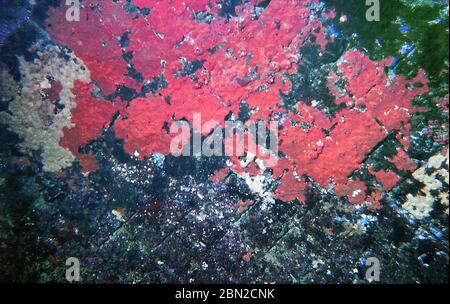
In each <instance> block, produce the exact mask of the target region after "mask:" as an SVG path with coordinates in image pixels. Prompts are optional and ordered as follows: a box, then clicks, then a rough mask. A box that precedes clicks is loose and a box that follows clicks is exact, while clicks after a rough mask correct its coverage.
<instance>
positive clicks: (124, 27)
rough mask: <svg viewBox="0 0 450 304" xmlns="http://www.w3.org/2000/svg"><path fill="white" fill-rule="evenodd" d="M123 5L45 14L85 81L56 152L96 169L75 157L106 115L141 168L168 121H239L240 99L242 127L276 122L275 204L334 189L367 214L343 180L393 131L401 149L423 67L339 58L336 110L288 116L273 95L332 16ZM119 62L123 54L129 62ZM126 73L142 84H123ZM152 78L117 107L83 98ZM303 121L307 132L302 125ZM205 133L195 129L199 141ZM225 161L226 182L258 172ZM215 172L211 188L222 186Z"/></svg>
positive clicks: (161, 146) (302, 0) (294, 10)
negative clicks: (158, 82) (69, 17)
mask: <svg viewBox="0 0 450 304" xmlns="http://www.w3.org/2000/svg"><path fill="white" fill-rule="evenodd" d="M125 2H126V1H124V0H119V1H101V2H99V1H90V0H87V1H83V2H82V6H83V9H82V10H81V21H80V22H66V21H65V18H64V13H65V10H64V6H60V7H59V8H53V9H51V10H50V12H49V18H48V19H47V21H46V23H47V24H48V27H47V29H48V31H49V32H50V33H51V35H52V36H53V38H54V39H55V40H56V41H57V42H58V43H60V44H61V45H63V46H66V47H68V48H70V49H73V50H74V52H75V54H76V56H77V57H78V58H80V59H81V60H82V61H83V63H84V64H85V65H86V67H87V68H88V69H89V71H90V73H91V78H92V80H93V83H90V84H86V83H80V82H78V83H76V85H75V88H74V89H73V93H74V94H75V95H76V102H77V106H76V108H75V109H74V110H73V111H72V123H73V124H74V127H73V128H71V129H65V130H64V137H63V138H62V139H61V146H63V147H65V148H67V149H69V150H70V151H71V152H72V153H73V154H74V155H76V156H78V157H79V158H80V160H81V161H82V163H84V165H85V166H86V168H88V169H87V170H86V171H89V170H91V169H95V165H93V158H92V156H91V155H89V154H82V153H80V152H79V150H80V149H79V148H80V147H84V146H86V145H87V144H89V142H91V141H93V140H95V139H96V138H97V137H98V136H99V135H100V134H101V131H102V129H103V128H104V127H107V126H109V125H111V124H112V119H113V117H115V115H116V114H119V116H118V119H117V121H115V123H114V131H115V133H116V136H117V137H118V138H121V139H123V140H124V148H125V151H126V152H127V153H128V154H136V152H137V153H138V155H139V158H140V159H144V158H146V157H149V156H150V155H151V154H152V153H153V152H158V153H161V154H164V155H167V154H169V153H170V151H169V149H170V141H171V135H170V134H169V133H168V132H167V130H166V128H165V126H167V124H170V123H171V122H173V121H177V120H186V121H188V122H189V123H190V124H192V123H193V114H194V113H200V114H201V115H202V120H204V121H207V120H214V121H217V122H218V124H220V125H221V126H223V123H224V121H225V119H226V117H228V116H229V115H230V114H231V113H234V114H235V115H238V113H239V106H240V104H241V102H242V101H245V102H246V103H247V104H248V106H249V108H250V109H255V111H252V114H251V116H250V120H252V121H256V120H258V119H262V120H263V121H265V122H269V121H270V120H272V119H273V118H274V117H275V116H276V115H278V117H280V116H281V117H284V119H283V120H280V124H281V125H280V127H282V128H280V134H279V140H280V141H279V142H280V144H279V150H280V151H281V152H282V153H281V154H280V159H279V160H278V163H277V166H275V167H273V168H271V169H272V177H273V178H274V179H275V180H280V184H279V186H278V188H277V189H276V190H275V194H274V196H275V197H276V198H278V199H280V200H283V201H292V200H295V199H298V200H299V201H301V202H304V201H305V190H306V189H307V188H308V187H309V186H310V182H311V181H314V182H315V183H317V184H318V185H320V186H322V187H329V186H334V189H335V191H336V194H337V195H338V196H342V197H347V198H348V200H349V201H350V202H351V203H352V204H360V203H362V202H364V201H366V202H368V204H369V206H372V207H373V208H374V209H376V208H377V207H378V205H377V202H376V200H377V199H378V198H379V197H380V196H381V191H382V190H381V189H378V190H377V191H375V192H371V193H368V191H367V189H366V185H365V183H364V182H363V181H361V180H359V179H358V178H352V177H351V176H352V173H353V172H354V171H355V170H358V169H359V168H360V167H361V163H362V162H363V161H364V159H365V158H366V156H367V155H368V154H369V153H370V152H371V151H372V149H373V148H374V147H376V145H377V144H378V143H380V142H381V141H383V140H384V139H385V138H386V137H387V136H388V134H389V133H391V132H397V134H398V136H400V137H401V139H402V140H401V142H402V143H403V142H404V143H405V148H407V135H408V130H409V126H408V122H409V119H410V118H411V116H412V115H413V114H414V113H415V112H416V111H420V109H418V108H415V107H413V106H412V105H411V103H410V101H411V99H412V98H414V97H415V96H418V95H420V94H423V93H425V92H427V90H428V87H427V79H426V77H425V74H424V72H423V71H422V70H420V71H419V73H418V75H417V76H416V78H414V79H412V80H407V79H405V78H403V77H401V76H391V75H388V74H386V72H385V69H384V68H385V67H386V66H389V65H390V63H391V62H392V59H390V58H389V59H386V60H384V61H379V62H378V61H372V60H370V59H369V58H368V57H366V56H365V55H364V54H362V53H361V52H359V51H356V50H349V51H347V52H346V53H345V54H344V55H343V56H342V58H341V59H340V60H339V61H338V63H337V66H336V67H337V69H336V70H335V72H331V73H330V75H329V77H328V83H327V87H328V88H329V90H330V92H331V94H333V95H334V97H335V102H336V104H345V107H344V108H343V109H341V110H340V111H339V112H337V113H335V115H334V116H333V117H330V116H327V115H326V114H324V113H323V112H321V111H320V110H318V109H316V108H314V107H313V106H310V105H307V104H306V103H304V102H303V101H302V100H298V104H297V105H296V111H295V113H294V112H292V111H288V110H286V107H283V101H282V100H281V98H280V92H288V91H289V90H290V89H291V83H290V82H289V80H288V78H287V77H286V75H288V74H293V73H295V72H296V68H297V66H298V65H299V64H302V58H301V56H300V49H301V47H302V46H303V45H304V44H305V43H307V41H308V39H310V37H311V36H314V37H315V39H314V41H315V43H316V44H317V45H318V47H319V49H320V50H321V51H324V50H325V47H326V44H327V43H328V42H329V41H331V40H330V39H331V38H330V37H329V36H328V35H327V30H326V27H324V26H323V25H322V21H323V20H321V18H325V19H326V18H329V17H331V18H333V16H334V14H333V12H329V13H326V14H325V13H324V14H322V15H321V16H322V17H320V15H319V16H315V15H314V14H312V13H311V11H310V7H311V5H314V4H316V5H318V1H316V0H291V1H281V0H273V1H271V2H270V4H269V5H268V6H267V7H266V8H265V10H264V11H263V12H262V14H261V15H260V16H259V17H258V18H253V17H252V12H253V11H252V10H253V8H254V5H256V4H257V3H258V2H259V1H256V0H252V1H246V2H245V4H242V5H239V6H237V7H236V15H237V16H238V17H232V18H230V19H229V20H227V18H225V17H221V16H220V14H218V11H219V9H220V8H219V6H218V4H217V3H216V2H215V1H207V0H192V1H190V0H185V1H153V0H148V1H144V0H133V1H132V3H133V4H134V5H135V6H136V7H138V8H147V9H149V12H150V13H149V14H148V15H145V14H137V13H136V12H135V11H132V10H127V9H125V4H126V3H125ZM199 12H206V13H208V14H211V15H212V16H213V17H212V19H211V20H210V22H200V21H198V20H197V19H196V18H195V16H196V14H197V13H199ZM121 37H126V38H127V39H128V41H127V43H122V44H121ZM122 42H123V41H122ZM126 54H131V55H132V56H129V58H128V61H127V60H126V59H125V58H126V57H127V56H125V55H126ZM190 62H201V66H200V67H199V68H198V69H196V70H195V71H192V73H190V74H189V75H186V74H183V73H180V71H183V69H184V68H186V66H187V65H188V64H189V63H190ZM130 67H133V68H134V69H135V71H136V72H138V73H139V74H140V75H141V76H142V79H136V78H133V77H132V76H131V73H130V72H129V68H130ZM161 75H163V76H164V78H165V80H166V82H167V86H165V87H164V88H161V89H159V90H158V91H157V92H156V93H155V92H149V93H147V94H146V95H145V96H141V97H139V98H135V99H133V100H132V101H130V102H129V103H128V104H126V103H125V102H122V101H119V99H116V100H115V101H114V102H111V101H108V100H100V99H98V98H95V97H92V94H91V91H92V89H93V88H94V87H95V86H98V88H100V89H101V92H102V94H103V96H109V95H111V94H113V93H114V92H115V91H116V89H117V87H118V86H120V85H123V86H126V87H128V88H132V89H135V90H137V91H139V90H140V89H141V88H142V86H143V85H144V84H146V83H150V82H151V81H153V80H154V79H156V78H158V77H160V76H161ZM194 79H195V81H194ZM339 80H342V81H343V82H344V83H345V85H344V86H343V87H338V86H337V84H336V83H337V82H338V81H339ZM94 83H95V84H94ZM362 109H363V110H362ZM305 124H306V125H308V128H303V127H302V126H304V125H305ZM324 130H326V131H327V132H324ZM207 131H208V130H206V132H205V131H204V130H200V132H202V133H203V134H204V133H208V132H207ZM403 137H404V138H403ZM231 161H232V162H233V165H232V166H230V169H232V170H234V171H235V172H237V173H244V172H247V173H248V174H250V175H257V174H259V173H261V171H263V170H264V169H265V168H260V167H259V165H258V164H257V163H256V162H255V161H253V162H251V163H250V164H248V165H247V166H245V167H242V166H241V165H240V164H239V159H238V158H237V157H233V158H231ZM389 161H391V162H392V163H394V164H395V165H396V166H398V168H399V169H400V170H408V171H411V170H413V169H414V168H415V164H414V162H413V161H412V160H410V159H409V158H408V155H407V154H406V153H405V152H404V150H403V149H399V152H398V154H397V156H395V157H394V159H391V160H389ZM94 164H95V163H94ZM225 170H226V171H223V170H222V171H220V172H218V173H217V174H216V176H215V178H213V180H214V181H215V182H217V181H218V180H220V177H225V176H226V175H227V174H228V169H225ZM371 173H372V174H373V175H374V176H375V178H376V179H378V180H379V182H380V184H381V185H382V186H383V188H384V190H390V189H391V188H392V187H393V186H394V185H395V183H396V182H397V181H398V176H397V175H396V174H395V173H394V172H389V171H387V172H385V171H373V170H371Z"/></svg>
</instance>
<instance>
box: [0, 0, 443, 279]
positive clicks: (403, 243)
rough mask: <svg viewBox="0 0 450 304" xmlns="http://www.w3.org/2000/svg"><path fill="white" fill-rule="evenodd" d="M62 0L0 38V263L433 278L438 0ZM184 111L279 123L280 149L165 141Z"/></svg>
mask: <svg viewBox="0 0 450 304" xmlns="http://www.w3.org/2000/svg"><path fill="white" fill-rule="evenodd" d="M25 2H27V1H25ZM58 2H59V1H42V3H41V4H38V5H35V6H34V7H33V15H32V18H31V21H29V22H26V23H24V24H22V26H21V27H19V28H18V29H17V31H16V32H15V33H14V34H13V35H12V36H10V37H9V38H8V39H6V40H5V43H4V46H3V47H2V49H1V52H0V56H1V63H0V64H1V69H2V70H1V74H0V75H1V81H0V88H1V90H2V94H1V95H2V96H1V107H0V109H1V112H0V122H1V123H2V125H4V126H5V128H4V129H2V131H1V139H2V141H3V142H4V143H5V144H4V146H3V147H2V149H1V150H0V151H1V154H0V166H1V168H2V172H1V176H0V189H1V196H0V225H1V227H2V230H1V231H2V232H1V233H0V246H1V248H2V251H1V253H0V264H1V265H2V266H0V267H1V268H0V269H1V270H2V271H1V272H0V273H2V275H1V276H2V277H0V279H1V280H8V281H11V280H13V281H38V282H49V281H52V282H53V281H56V282H64V281H65V276H64V269H65V259H66V258H67V257H70V256H73V257H77V258H79V259H80V261H81V265H82V274H81V276H82V281H83V282H127V283H130V282H145V283H153V282H163V283H168V282H171V283H180V282H181V283H196V282H218V283H227V282H229V283H231V282H245V283H255V282H260V283H263V282H264V283H266V282H267V283H269V282H284V283H330V282H334V283H338V282H339V283H365V282H367V280H366V278H365V272H366V269H367V266H366V260H367V259H368V258H369V257H376V258H378V259H379V260H380V263H381V267H382V269H381V281H382V282H384V283H399V282H419V283H426V282H447V281H448V194H447V192H448V135H447V132H448V84H447V83H446V80H447V81H448V46H447V42H448V41H445V39H443V38H442V37H443V36H442V32H443V31H444V32H445V31H447V34H448V29H445V27H444V28H442V27H441V24H442V23H445V22H447V23H448V4H447V3H446V2H445V1H444V2H442V3H441V2H439V1H437V2H436V3H431V2H428V1H423V2H420V3H406V2H405V1H400V0H395V1H394V0H393V1H392V2H390V4H383V6H382V14H381V17H382V18H383V17H384V18H385V19H382V23H384V27H379V25H376V24H374V23H373V24H370V23H368V22H364V21H361V19H363V20H365V19H364V16H365V15H364V14H365V11H364V7H363V8H361V5H360V3H359V2H358V1H348V3H347V2H346V3H347V4H344V3H343V2H342V1H318V0H293V1H282V0H272V1H257V0H249V1H227V0H225V1H206V0H205V1H203V0H201V1H198V0H196V1H173V2H169V1H150V0H148V1H142V0H139V1H138V0H131V1H125V0H119V1H109V0H108V1H93V0H86V1H82V7H81V20H80V21H79V22H68V21H67V20H66V19H65V13H66V9H67V7H65V6H64V5H63V4H60V5H56V4H58ZM27 5H28V4H27ZM413 12H414V13H416V14H418V15H420V16H421V17H422V19H420V18H413V17H412V16H411V14H412V13H413ZM445 12H447V15H445ZM358 13H360V14H361V15H358ZM383 14H384V15H383ZM439 18H441V19H439ZM445 18H447V19H445ZM423 20H428V21H427V22H425V21H423ZM17 22H19V21H17ZM371 28H372V30H370V29H371ZM383 28H385V29H384V30H383ZM375 29H377V30H379V31H380V34H379V35H378V36H374V34H373V31H375ZM430 31H433V32H435V33H436V36H435V37H436V39H438V42H435V41H433V42H428V41H427V40H426V39H427V38H426V35H427V33H429V32H430ZM397 32H398V33H397ZM395 35H397V36H395ZM444 36H445V35H444ZM446 39H447V40H448V37H447V38H446ZM430 43H435V44H436V43H437V46H436V47H435V49H433V50H432V51H430V56H431V58H429V60H433V62H434V64H431V63H430V62H429V61H428V60H427V58H424V57H423V56H422V55H421V53H422V52H424V51H427V50H428V46H429V44H430ZM442 51H444V53H445V51H446V53H447V54H446V56H445V55H444V56H443V55H442ZM405 62H408V64H405ZM196 114H201V116H202V120H203V121H208V120H214V121H215V122H216V123H217V125H219V126H222V127H223V126H224V123H225V120H229V119H230V118H231V119H234V120H237V119H239V120H243V121H246V122H247V123H249V122H256V121H258V120H262V121H264V122H265V123H266V124H267V125H268V124H269V122H271V121H277V122H278V129H279V147H278V148H279V153H278V154H277V155H276V159H277V163H276V165H275V166H271V167H270V168H268V167H267V166H266V165H267V163H266V162H265V157H267V155H264V154H263V153H256V154H252V153H247V154H246V155H245V156H244V157H237V156H232V157H225V156H223V157H206V156H201V155H197V156H189V157H174V156H173V155H171V154H170V143H171V140H172V138H173V136H172V135H171V134H169V132H168V128H169V127H170V124H171V123H173V122H175V121H185V122H187V123H188V124H189V125H190V126H191V127H192V128H193V129H196V128H197V126H196V125H195V120H194V117H195V115H196ZM197 131H198V132H199V133H200V134H202V135H203V136H204V137H206V136H207V135H208V134H209V133H210V131H211V129H209V128H201V130H198V129H197ZM232 139H234V140H239V138H232ZM245 139H247V140H249V143H248V144H250V143H251V142H252V140H254V139H253V138H251V136H250V135H249V134H246V135H245ZM258 144H259V145H261V143H258ZM6 261H13V262H12V263H6Z"/></svg>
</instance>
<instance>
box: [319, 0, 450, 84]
mask: <svg viewBox="0 0 450 304" xmlns="http://www.w3.org/2000/svg"><path fill="white" fill-rule="evenodd" d="M325 2H326V3H327V4H328V6H329V8H334V9H335V10H336V13H337V18H339V17H340V16H343V15H346V16H347V21H346V22H335V26H336V28H337V30H338V31H339V32H341V33H342V34H343V35H344V36H346V37H348V39H349V42H350V47H355V48H357V49H359V50H363V51H365V53H366V54H367V55H368V56H369V57H370V58H371V59H373V60H380V59H383V58H387V57H389V56H395V57H397V58H398V62H397V63H396V65H395V71H396V73H399V74H402V75H405V76H406V77H407V78H412V77H414V76H415V75H416V74H417V71H418V69H419V68H423V69H424V70H425V71H426V73H427V75H428V77H429V79H430V85H431V86H432V87H434V88H439V87H441V86H442V87H441V89H443V90H444V92H445V89H446V91H447V92H448V86H447V82H448V42H449V39H448V38H449V37H448V5H447V4H444V3H432V2H431V1H408V2H406V1H400V0H390V1H380V21H378V22H377V21H375V22H369V21H367V20H366V17H365V16H366V11H367V9H368V8H369V7H368V6H366V4H365V1H360V0H333V1H329V0H326V1H325ZM401 26H405V28H406V29H405V30H402V29H401ZM405 46H410V47H411V50H410V51H409V52H406V53H404V54H402V48H403V49H404V47H405ZM440 91H442V90H440Z"/></svg>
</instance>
